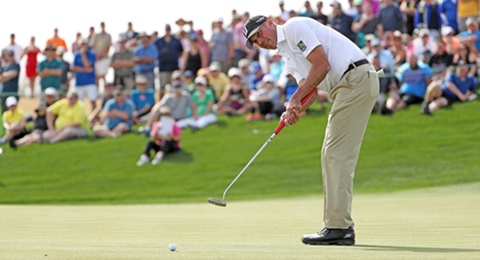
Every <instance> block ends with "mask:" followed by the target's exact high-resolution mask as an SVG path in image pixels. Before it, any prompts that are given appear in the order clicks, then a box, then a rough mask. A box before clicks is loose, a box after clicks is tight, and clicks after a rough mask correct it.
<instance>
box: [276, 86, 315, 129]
mask: <svg viewBox="0 0 480 260" xmlns="http://www.w3.org/2000/svg"><path fill="white" fill-rule="evenodd" d="M316 91H317V88H316V87H315V88H314V89H312V91H310V93H308V95H306V96H305V97H304V98H302V101H301V102H302V105H303V104H305V102H307V100H308V99H309V98H310V97H311V96H312V95H313V93H315V92H316ZM284 127H285V122H284V121H283V120H282V121H280V123H279V124H278V127H277V129H275V131H274V133H275V135H278V134H279V133H280V131H282V129H283V128H284Z"/></svg>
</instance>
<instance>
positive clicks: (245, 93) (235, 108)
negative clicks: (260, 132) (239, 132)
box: [215, 68, 250, 115]
mask: <svg viewBox="0 0 480 260" xmlns="http://www.w3.org/2000/svg"><path fill="white" fill-rule="evenodd" d="M228 77H229V78H230V84H228V86H227V88H226V89H225V91H224V92H223V94H222V96H221V97H220V100H219V101H218V104H217V106H216V109H215V112H216V114H217V115H219V114H224V113H226V114H228V115H243V114H245V113H246V112H247V111H249V110H250V99H249V96H250V93H249V92H250V91H249V89H248V85H246V84H242V79H241V72H240V69H238V68H230V70H228Z"/></svg>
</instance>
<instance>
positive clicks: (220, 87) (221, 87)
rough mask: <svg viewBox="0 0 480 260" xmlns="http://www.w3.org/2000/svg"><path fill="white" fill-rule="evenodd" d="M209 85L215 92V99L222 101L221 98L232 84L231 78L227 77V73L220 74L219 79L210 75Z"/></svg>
mask: <svg viewBox="0 0 480 260" xmlns="http://www.w3.org/2000/svg"><path fill="white" fill-rule="evenodd" d="M208 83H209V84H210V86H212V87H213V89H214V90H215V97H216V99H217V100H220V97H221V96H222V94H223V91H225V89H226V88H227V86H228V84H230V78H229V77H228V76H227V75H225V73H220V74H219V75H218V77H216V78H214V77H213V76H212V75H210V74H209V75H208Z"/></svg>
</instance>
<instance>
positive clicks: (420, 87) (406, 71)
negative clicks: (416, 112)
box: [382, 53, 433, 114]
mask: <svg viewBox="0 0 480 260" xmlns="http://www.w3.org/2000/svg"><path fill="white" fill-rule="evenodd" d="M432 74H433V72H432V69H431V68H430V66H428V65H427V64H425V63H422V62H418V58H417V56H415V55H414V54H413V53H409V54H408V55H407V63H405V64H403V65H402V66H400V67H399V68H398V73H397V78H398V80H399V81H400V82H401V85H400V93H397V92H396V91H390V96H389V97H388V99H387V102H386V104H385V105H386V106H385V107H383V108H382V113H383V114H391V113H393V111H396V110H399V109H402V108H405V107H407V106H410V105H412V104H420V103H422V102H423V98H424V96H425V92H426V90H427V86H428V84H430V82H431V81H432Z"/></svg>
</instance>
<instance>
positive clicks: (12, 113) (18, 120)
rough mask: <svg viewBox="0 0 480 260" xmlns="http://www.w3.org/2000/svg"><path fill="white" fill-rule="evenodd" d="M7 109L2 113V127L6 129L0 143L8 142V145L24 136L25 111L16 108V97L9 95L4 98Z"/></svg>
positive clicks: (25, 130)
mask: <svg viewBox="0 0 480 260" xmlns="http://www.w3.org/2000/svg"><path fill="white" fill-rule="evenodd" d="M5 106H6V107H7V110H6V111H5V112H3V114H2V123H3V127H4V129H5V130H6V133H5V135H4V136H3V137H2V138H0V145H2V144H4V143H6V142H10V146H12V144H13V143H14V142H15V140H17V139H20V138H22V137H24V136H25V135H26V134H27V129H26V128H25V125H26V124H27V120H26V119H25V112H23V110H21V109H20V108H17V98H15V97H13V96H10V97H8V98H7V99H6V100H5Z"/></svg>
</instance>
